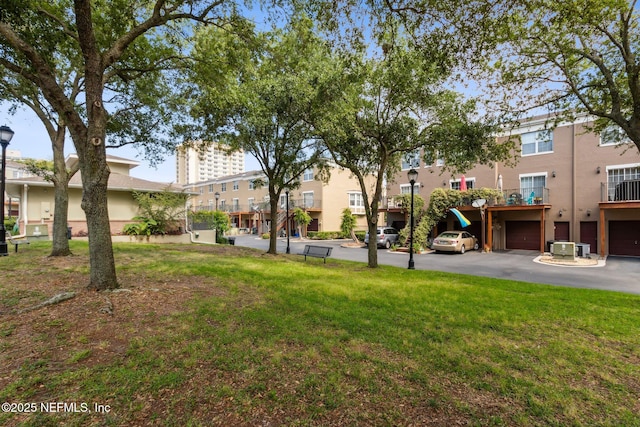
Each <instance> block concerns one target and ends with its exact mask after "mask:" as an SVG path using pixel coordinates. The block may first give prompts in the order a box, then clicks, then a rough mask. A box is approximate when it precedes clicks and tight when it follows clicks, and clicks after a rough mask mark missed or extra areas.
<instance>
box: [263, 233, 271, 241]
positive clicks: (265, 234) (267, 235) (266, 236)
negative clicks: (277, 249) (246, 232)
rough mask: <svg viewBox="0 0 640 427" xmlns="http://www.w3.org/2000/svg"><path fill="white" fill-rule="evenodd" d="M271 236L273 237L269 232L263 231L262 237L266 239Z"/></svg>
mask: <svg viewBox="0 0 640 427" xmlns="http://www.w3.org/2000/svg"><path fill="white" fill-rule="evenodd" d="M269 237H271V235H270V234H269V233H263V234H262V238H263V239H265V240H267V239H269Z"/></svg>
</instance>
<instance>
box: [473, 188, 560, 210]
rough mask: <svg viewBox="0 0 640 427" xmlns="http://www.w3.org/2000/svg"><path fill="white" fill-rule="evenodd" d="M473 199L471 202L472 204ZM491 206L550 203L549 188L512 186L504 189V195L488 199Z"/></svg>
mask: <svg viewBox="0 0 640 427" xmlns="http://www.w3.org/2000/svg"><path fill="white" fill-rule="evenodd" d="M471 202H473V200H472V201H470V202H469V204H471ZM488 203H489V206H523V205H524V206H527V205H546V204H548V203H549V189H548V188H543V187H528V188H512V189H506V190H502V196H498V198H497V199H496V200H488Z"/></svg>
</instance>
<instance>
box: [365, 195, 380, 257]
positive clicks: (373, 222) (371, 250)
mask: <svg viewBox="0 0 640 427" xmlns="http://www.w3.org/2000/svg"><path fill="white" fill-rule="evenodd" d="M377 230H378V208H377V206H376V207H375V209H371V219H370V220H369V243H368V245H367V249H368V251H367V252H368V254H367V255H368V267H370V268H377V267H378V234H377V233H376V232H377Z"/></svg>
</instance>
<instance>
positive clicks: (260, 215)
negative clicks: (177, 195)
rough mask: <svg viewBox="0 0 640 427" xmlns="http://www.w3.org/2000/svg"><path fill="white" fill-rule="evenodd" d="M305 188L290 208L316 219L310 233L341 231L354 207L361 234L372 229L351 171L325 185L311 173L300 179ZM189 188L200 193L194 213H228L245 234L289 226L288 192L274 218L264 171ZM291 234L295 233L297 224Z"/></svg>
mask: <svg viewBox="0 0 640 427" xmlns="http://www.w3.org/2000/svg"><path fill="white" fill-rule="evenodd" d="M300 184H301V185H300V188H298V189H295V190H292V191H291V192H290V193H289V209H290V213H291V212H292V211H293V210H294V209H295V208H296V207H300V208H302V209H304V210H305V211H306V212H307V213H308V214H309V215H310V216H311V218H312V221H311V223H310V224H309V226H308V227H307V229H306V232H309V231H339V230H340V223H341V216H342V211H343V210H344V209H345V208H350V209H351V212H352V213H353V214H355V215H356V217H357V219H358V221H357V226H356V227H357V229H361V230H364V229H366V224H367V221H366V216H365V212H364V204H363V198H362V192H361V190H360V185H359V184H358V181H357V180H356V179H355V178H353V177H352V176H351V173H350V172H349V171H345V170H342V169H340V168H337V167H335V168H333V169H332V170H331V175H330V179H329V180H328V182H323V181H322V180H320V179H318V177H317V170H315V169H308V170H306V171H305V172H304V173H303V175H302V176H301V177H300ZM185 188H187V189H188V190H189V191H190V192H192V193H195V195H194V196H193V197H192V198H191V201H190V203H191V207H192V209H194V210H216V209H219V210H222V211H224V212H227V213H228V214H229V216H230V218H231V223H232V225H233V227H234V228H235V229H237V230H239V231H254V232H258V233H264V232H267V231H269V229H270V228H269V226H270V223H271V221H272V220H275V221H277V223H278V229H281V228H282V227H283V226H284V223H285V217H286V214H285V209H286V195H285V193H284V192H283V193H282V195H281V196H280V201H279V203H278V206H279V208H280V210H279V212H277V213H273V214H272V213H271V212H270V209H271V208H270V206H269V192H268V189H267V187H266V177H265V176H264V174H263V173H262V171H248V172H243V173H240V174H235V175H229V176H224V177H221V178H216V179H211V180H208V181H204V182H199V183H196V184H193V185H189V186H186V187H185ZM216 194H217V199H216ZM291 229H292V230H294V227H293V225H292V228H291Z"/></svg>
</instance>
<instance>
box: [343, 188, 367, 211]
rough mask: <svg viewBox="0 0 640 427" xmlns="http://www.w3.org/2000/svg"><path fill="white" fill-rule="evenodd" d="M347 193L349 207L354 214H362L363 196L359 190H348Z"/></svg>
mask: <svg viewBox="0 0 640 427" xmlns="http://www.w3.org/2000/svg"><path fill="white" fill-rule="evenodd" d="M347 194H348V200H349V209H351V213H352V214H354V215H364V214H365V210H364V197H362V192H361V191H350V192H348V193H347Z"/></svg>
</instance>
